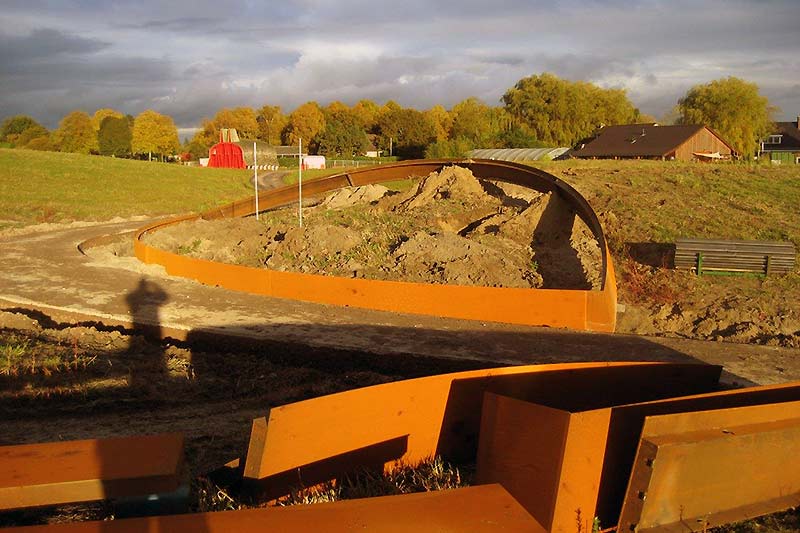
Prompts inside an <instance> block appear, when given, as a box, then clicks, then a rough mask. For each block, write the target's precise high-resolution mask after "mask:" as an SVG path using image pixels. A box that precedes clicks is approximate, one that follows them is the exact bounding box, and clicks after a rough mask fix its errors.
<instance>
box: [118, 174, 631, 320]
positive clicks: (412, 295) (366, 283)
mask: <svg viewBox="0 0 800 533" xmlns="http://www.w3.org/2000/svg"><path fill="white" fill-rule="evenodd" d="M447 165H458V166H461V167H465V168H468V169H470V170H471V171H472V172H473V173H474V174H475V176H477V177H479V178H486V179H495V180H498V181H506V182H510V183H514V184H517V185H522V186H525V187H529V188H532V189H536V190H539V191H542V192H553V193H554V194H558V195H560V197H561V198H562V199H563V200H564V201H565V202H566V203H567V205H569V206H570V207H572V208H573V209H574V210H575V213H576V215H577V216H578V217H580V218H581V219H582V220H583V221H584V222H585V223H586V225H587V226H588V227H589V229H590V230H591V231H592V234H593V235H594V237H595V238H596V239H597V241H598V243H599V245H600V250H601V253H602V264H601V267H602V276H601V277H602V289H601V290H566V289H520V288H498V287H472V286H459V285H436V284H422V283H409V282H400V281H380V280H367V279H354V278H342V277H335V276H322V275H315V274H302V273H295V272H278V271H275V270H268V269H263V268H251V267H243V266H238V265H229V264H224V263H217V262H213V261H206V260H202V259H194V258H191V257H186V256H183V255H178V254H173V253H170V252H166V251H163V250H159V249H157V248H153V247H151V246H148V245H146V244H144V242H142V237H143V236H144V235H146V234H148V233H152V232H154V231H158V230H159V229H161V228H163V227H165V226H169V225H171V224H176V223H179V222H182V221H186V220H194V219H197V218H204V219H215V218H226V217H241V216H246V215H251V214H253V213H254V212H255V197H252V198H248V199H245V200H240V201H238V202H234V203H232V204H229V205H227V206H223V207H220V208H217V209H213V210H211V211H207V212H205V213H203V214H201V215H190V216H186V217H180V218H175V219H171V220H168V221H163V222H158V223H154V224H151V225H149V226H146V227H144V228H141V229H140V230H139V231H138V232H137V233H136V236H135V238H134V251H135V253H136V257H138V258H139V259H140V260H141V261H143V262H145V263H155V264H159V265H162V266H164V267H165V268H166V270H167V272H168V273H169V274H171V275H175V276H182V277H186V278H191V279H194V280H197V281H199V282H201V283H204V284H206V285H217V286H220V287H225V288H227V289H231V290H237V291H243V292H249V293H253V294H261V295H265V296H273V297H277V298H288V299H294V300H303V301H308V302H317V303H325V304H333V305H341V306H354V307H362V308H367V309H377V310H382V311H393V312H400V313H411V314H422V315H433V316H443V317H451V318H462V319H469V320H483V321H493V322H507V323H513V324H525V325H538V326H553V327H566V328H571V329H576V330H590V331H614V328H615V326H616V307H617V286H616V279H615V277H614V268H613V265H612V264H611V259H610V256H609V253H608V248H607V246H606V240H605V236H604V235H603V229H602V227H601V225H600V222H599V221H598V219H597V215H596V214H595V213H594V211H593V210H592V208H591V207H590V206H589V204H588V203H587V202H586V200H585V199H584V198H583V197H582V196H581V195H580V194H579V193H578V192H577V191H575V189H573V188H572V187H571V186H569V185H568V184H567V183H565V182H564V181H562V180H560V179H558V178H557V177H555V176H552V175H550V174H548V173H546V172H543V171H541V170H538V169H535V168H532V167H528V166H524V165H519V164H516V163H509V162H504V161H485V160H467V161H455V160H454V161H449V160H421V161H408V162H404V163H398V164H393V165H380V166H377V167H372V168H367V169H361V170H355V171H352V172H349V173H344V174H338V175H335V176H329V177H325V178H320V179H316V180H311V181H308V182H305V183H304V184H303V192H304V194H306V195H308V196H311V195H314V194H321V193H325V192H328V191H332V190H335V189H339V188H342V187H348V186H358V185H366V184H370V183H380V182H385V181H391V180H396V179H402V178H408V177H411V176H424V175H427V174H429V173H430V172H433V171H439V170H441V169H442V168H443V167H445V166H447ZM258 198H259V209H260V210H267V209H272V208H275V207H280V206H285V205H288V204H290V203H292V202H296V201H297V199H298V191H297V187H295V186H289V187H283V188H280V189H275V190H273V191H269V192H263V193H259V195H258ZM487 302H490V303H491V305H487Z"/></svg>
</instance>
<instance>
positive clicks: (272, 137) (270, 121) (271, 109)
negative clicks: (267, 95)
mask: <svg viewBox="0 0 800 533" xmlns="http://www.w3.org/2000/svg"><path fill="white" fill-rule="evenodd" d="M256 121H257V122H258V129H259V134H258V138H259V139H261V140H262V141H265V142H268V143H269V144H272V145H278V144H281V132H282V131H283V128H285V127H286V124H287V123H288V119H287V118H286V115H284V114H283V112H282V111H281V108H280V106H277V105H265V106H263V107H262V108H261V109H259V110H258V113H257V114H256Z"/></svg>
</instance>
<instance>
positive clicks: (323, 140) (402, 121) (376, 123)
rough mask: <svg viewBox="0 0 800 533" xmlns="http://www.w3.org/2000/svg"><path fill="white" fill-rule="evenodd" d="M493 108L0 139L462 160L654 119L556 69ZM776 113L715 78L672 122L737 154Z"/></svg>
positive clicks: (134, 122) (4, 131) (101, 114)
mask: <svg viewBox="0 0 800 533" xmlns="http://www.w3.org/2000/svg"><path fill="white" fill-rule="evenodd" d="M501 103H502V105H501V106H490V105H487V104H486V103H485V102H483V101H481V100H480V99H478V98H475V97H470V98H467V99H465V100H463V101H461V102H459V103H457V104H455V105H454V106H452V107H451V108H450V109H445V108H444V107H443V106H441V105H436V106H433V107H432V108H430V109H427V110H423V111H420V110H417V109H413V108H404V107H402V106H400V105H399V104H398V103H396V102H394V101H392V100H390V101H388V102H386V103H384V104H383V105H379V104H377V103H375V102H373V101H371V100H366V99H364V100H360V101H358V102H357V103H356V104H355V105H352V106H348V105H346V104H344V103H342V102H339V101H335V102H332V103H330V104H328V105H326V106H321V105H319V104H318V103H317V102H306V103H304V104H303V105H301V106H299V107H297V108H296V109H295V110H294V111H292V112H291V113H288V114H285V113H284V112H283V111H282V109H281V108H280V107H279V106H273V105H264V106H263V107H261V108H258V109H255V108H251V107H236V108H224V109H220V110H219V111H218V112H217V113H216V115H215V116H214V117H213V118H207V119H203V121H202V124H201V127H200V128H199V130H198V131H197V133H196V134H195V135H194V136H193V138H191V139H185V140H184V143H183V145H180V143H179V141H178V135H177V129H176V128H175V124H174V122H173V121H172V119H171V118H170V117H168V116H166V115H162V114H159V113H157V112H155V111H152V110H148V111H144V112H143V113H141V114H140V115H139V116H137V117H135V118H134V117H132V116H130V115H123V114H122V113H120V112H118V111H115V110H113V109H99V110H97V111H96V112H95V113H94V115H93V116H89V115H88V114H86V113H84V112H82V111H73V112H72V113H70V114H69V115H67V116H66V117H64V118H63V119H62V120H61V123H60V124H59V127H58V129H56V130H55V131H53V132H52V133H51V132H49V131H48V130H47V129H46V128H44V127H43V126H41V125H40V124H38V123H37V122H36V121H35V120H33V119H32V118H30V117H27V116H17V117H11V118H9V119H7V120H6V121H5V122H4V123H3V124H2V127H0V141H4V142H7V143H11V144H13V145H14V146H17V147H23V148H30V149H35V150H60V151H65V152H80V153H98V154H102V155H113V156H116V157H130V156H132V155H137V154H138V155H139V156H142V154H147V155H148V157H150V156H151V155H152V154H158V155H160V156H162V157H163V155H165V154H167V155H169V154H175V153H177V152H178V151H183V152H185V153H187V154H190V155H191V156H192V157H193V158H199V157H206V156H207V155H208V149H209V148H210V147H211V146H212V145H213V144H215V143H216V142H218V140H219V133H220V130H221V129H223V128H235V129H236V130H237V131H238V133H239V136H240V138H242V139H253V140H260V141H263V142H266V143H269V144H271V145H281V144H283V145H297V143H298V141H299V140H300V139H302V140H303V143H304V146H305V147H308V150H309V152H310V153H317V154H321V155H326V156H329V157H344V158H352V157H354V156H358V155H361V154H363V153H365V152H366V151H367V150H376V151H380V152H382V153H384V154H387V155H388V154H389V152H391V154H392V155H396V156H399V157H401V158H419V157H432V158H441V157H463V156H465V155H466V154H467V152H468V151H469V150H471V149H473V148H534V147H545V146H574V145H575V144H577V143H578V142H579V141H581V140H583V139H586V138H588V137H590V136H591V135H592V134H593V133H594V132H595V131H596V130H597V129H598V128H599V127H601V126H604V125H616V124H629V123H637V122H655V119H654V118H653V117H650V116H648V115H644V114H642V113H640V112H639V110H638V109H636V108H635V107H634V106H633V104H632V103H631V102H630V100H629V99H628V97H627V94H626V92H625V90H623V89H604V88H601V87H598V86H596V85H593V84H591V83H587V82H583V81H577V82H573V81H569V80H564V79H561V78H558V77H556V76H554V75H552V74H548V73H544V74H539V75H533V76H529V77H526V78H523V79H521V80H519V81H518V82H517V83H516V84H515V85H514V87H511V88H510V89H508V90H507V91H506V92H505V94H504V95H503V97H502V98H501ZM774 111H775V109H774V108H772V107H771V106H770V105H769V102H768V101H767V99H766V98H764V97H763V96H761V95H760V94H759V92H758V87H757V86H756V85H755V84H754V83H749V82H747V81H744V80H741V79H738V78H733V77H730V78H726V79H722V80H715V81H712V82H710V83H708V84H703V85H697V86H695V87H692V88H691V89H690V90H689V91H688V92H687V93H686V95H685V96H684V97H683V98H681V99H680V100H679V101H678V103H677V105H676V107H675V109H674V113H673V114H674V115H675V116H676V117H677V118H676V119H675V122H677V123H683V124H704V125H707V126H710V127H712V128H714V129H715V130H716V131H717V132H718V133H719V134H720V135H721V136H722V137H723V138H725V139H726V140H728V142H730V143H731V144H732V145H733V146H734V147H735V148H736V149H737V151H739V152H740V153H741V154H745V155H749V154H752V153H754V152H755V150H756V147H757V145H758V141H759V140H760V139H763V138H764V137H765V136H766V135H768V134H769V133H770V130H771V128H772V127H773V124H772V120H771V115H772V113H773V112H774Z"/></svg>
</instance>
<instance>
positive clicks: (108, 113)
mask: <svg viewBox="0 0 800 533" xmlns="http://www.w3.org/2000/svg"><path fill="white" fill-rule="evenodd" d="M108 117H114V118H125V115H123V114H122V113H120V112H119V111H117V110H115V109H111V108H108V107H104V108H101V109H98V110H97V111H95V112H94V116H92V126H94V131H100V125H101V124H102V123H103V119H105V118H108Z"/></svg>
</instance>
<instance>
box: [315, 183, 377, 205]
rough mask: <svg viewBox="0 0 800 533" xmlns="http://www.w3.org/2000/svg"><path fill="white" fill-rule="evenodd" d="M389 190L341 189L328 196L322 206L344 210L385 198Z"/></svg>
mask: <svg viewBox="0 0 800 533" xmlns="http://www.w3.org/2000/svg"><path fill="white" fill-rule="evenodd" d="M388 192H389V189H387V188H386V187H384V186H383V185H375V184H372V185H364V186H363V187H356V188H349V187H348V188H346V189H339V190H338V191H336V192H334V193H332V194H330V195H328V196H327V197H326V198H325V199H324V200H323V201H322V203H321V204H320V205H322V206H324V207H327V208H328V209H343V208H346V207H352V206H354V205H361V204H369V203H372V202H376V201H378V200H380V199H381V198H383V197H384V196H385V195H386V193H388Z"/></svg>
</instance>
